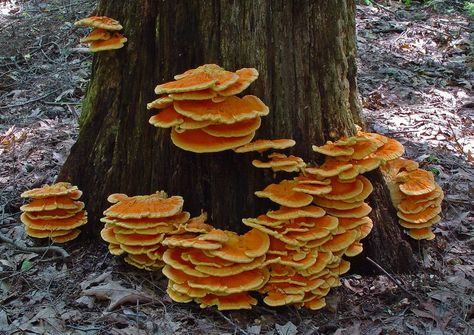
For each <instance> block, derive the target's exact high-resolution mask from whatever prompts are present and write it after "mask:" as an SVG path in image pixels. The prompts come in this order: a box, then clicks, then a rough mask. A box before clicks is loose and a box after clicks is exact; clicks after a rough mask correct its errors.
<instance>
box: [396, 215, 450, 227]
mask: <svg viewBox="0 0 474 335" xmlns="http://www.w3.org/2000/svg"><path fill="white" fill-rule="evenodd" d="M439 221H441V217H440V216H439V215H436V216H435V217H434V218H432V219H430V220H428V221H426V222H418V223H413V222H407V221H404V220H398V222H399V223H400V226H402V227H403V228H414V229H420V228H426V227H431V226H432V225H434V224H435V223H438V222H439Z"/></svg>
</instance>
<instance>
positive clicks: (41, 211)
mask: <svg viewBox="0 0 474 335" xmlns="http://www.w3.org/2000/svg"><path fill="white" fill-rule="evenodd" d="M81 195H82V192H81V191H80V190H79V189H78V188H77V186H72V185H71V184H70V183H65V182H59V183H56V184H53V185H45V186H43V187H41V188H35V189H33V190H29V191H25V192H23V193H22V194H21V197H22V198H32V199H33V201H32V202H30V203H29V204H26V205H23V206H21V211H22V212H23V213H22V214H21V216H20V220H21V221H22V222H23V223H24V225H25V232H26V233H27V234H28V235H29V236H31V237H36V238H48V237H49V238H50V239H51V240H52V241H53V242H56V243H65V242H68V241H71V240H73V239H75V238H76V237H77V236H78V235H79V234H80V230H78V229H76V228H78V227H80V226H82V225H84V224H86V223H87V212H86V211H85V210H84V203H83V202H81V201H77V199H79V197H80V196H81Z"/></svg>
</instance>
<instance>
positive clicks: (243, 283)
mask: <svg viewBox="0 0 474 335" xmlns="http://www.w3.org/2000/svg"><path fill="white" fill-rule="evenodd" d="M204 219H205V218H204ZM191 221H193V220H190V223H188V224H187V227H186V228H187V230H188V232H187V233H185V234H181V235H174V236H169V237H167V238H165V240H164V241H163V244H164V245H165V246H166V247H168V249H167V250H166V251H165V253H164V255H163V261H164V262H165V263H166V265H165V267H164V268H163V274H164V275H165V276H166V277H167V278H168V279H169V281H168V288H167V293H168V295H169V296H170V297H171V298H172V299H173V300H174V301H177V302H190V301H195V302H197V303H199V304H200V306H201V307H202V308H205V307H208V306H217V308H218V309H219V310H230V309H250V308H251V307H252V306H253V305H255V304H256V303H257V300H256V299H255V298H253V297H252V296H251V295H250V292H251V291H256V290H259V289H260V288H262V287H263V285H265V283H266V282H267V281H268V278H269V272H268V269H267V266H266V258H265V255H266V253H267V251H268V248H269V246H270V240H269V237H268V235H267V234H265V233H263V232H261V231H259V230H257V229H253V230H250V231H249V232H247V233H246V234H244V235H238V234H236V233H234V232H230V231H224V230H220V229H214V228H213V227H212V226H211V225H209V224H206V223H204V221H203V220H201V221H200V222H198V223H193V222H191ZM193 226H194V228H193Z"/></svg>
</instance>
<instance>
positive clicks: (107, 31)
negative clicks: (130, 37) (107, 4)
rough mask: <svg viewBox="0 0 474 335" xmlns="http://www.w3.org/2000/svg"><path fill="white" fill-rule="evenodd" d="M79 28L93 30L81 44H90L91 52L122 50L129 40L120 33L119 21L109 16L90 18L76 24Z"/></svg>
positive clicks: (82, 39)
mask: <svg viewBox="0 0 474 335" xmlns="http://www.w3.org/2000/svg"><path fill="white" fill-rule="evenodd" d="M74 25H75V26H78V27H90V28H93V30H92V31H91V32H90V33H89V34H88V35H87V36H85V37H83V38H81V39H80V42H81V43H90V45H89V46H90V48H89V50H90V51H91V52H98V51H105V50H114V49H120V48H122V47H123V46H124V43H125V42H127V38H126V37H124V36H123V35H121V34H120V33H118V31H119V30H122V28H123V27H122V25H121V24H120V22H119V21H117V20H115V19H112V18H110V17H107V16H90V17H86V18H84V19H80V20H78V21H76V22H74Z"/></svg>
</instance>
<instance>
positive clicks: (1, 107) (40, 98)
mask: <svg viewBox="0 0 474 335" xmlns="http://www.w3.org/2000/svg"><path fill="white" fill-rule="evenodd" d="M57 91H59V89H57V90H54V91H51V92H49V93H46V94H43V95H42V96H39V97H37V98H35V99H31V100H28V101H25V102H20V103H18V104H14V105H7V106H0V109H7V108H12V107H20V106H23V105H28V104H30V103H32V102H35V101H39V100H42V99H44V98H46V97H47V96H50V95H51V94H53V93H56V92H57Z"/></svg>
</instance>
